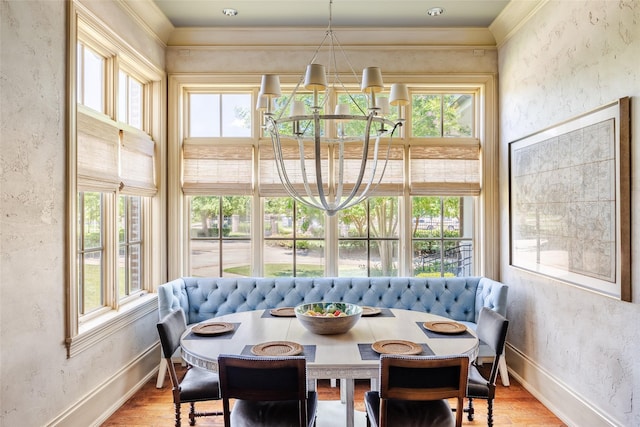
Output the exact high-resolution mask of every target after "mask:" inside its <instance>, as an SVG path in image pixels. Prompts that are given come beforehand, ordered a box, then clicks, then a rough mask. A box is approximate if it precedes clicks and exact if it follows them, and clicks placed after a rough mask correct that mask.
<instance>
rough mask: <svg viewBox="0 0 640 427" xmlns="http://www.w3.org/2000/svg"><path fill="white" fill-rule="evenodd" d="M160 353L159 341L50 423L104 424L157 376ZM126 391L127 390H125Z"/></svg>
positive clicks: (54, 426) (49, 426)
mask: <svg viewBox="0 0 640 427" xmlns="http://www.w3.org/2000/svg"><path fill="white" fill-rule="evenodd" d="M159 355H160V344H159V342H156V343H155V344H154V345H152V346H151V347H149V348H147V349H146V350H145V351H143V352H142V353H141V354H140V355H138V357H136V358H135V359H133V360H132V361H131V362H129V363H128V364H127V365H126V366H123V367H122V369H120V370H119V371H117V372H115V373H114V374H113V375H112V376H111V377H110V378H108V379H107V380H106V381H105V382H103V383H102V384H100V385H99V386H98V387H96V388H95V389H93V390H91V391H90V392H88V393H87V394H86V395H85V396H84V397H82V398H81V399H80V400H79V401H77V402H76V403H74V404H73V405H71V406H70V407H69V408H67V410H66V411H64V412H63V413H61V414H60V415H58V416H57V417H56V418H55V419H53V420H51V421H50V422H49V423H47V424H46V425H47V427H58V426H60V427H62V426H91V427H98V426H100V425H101V424H102V423H104V422H105V421H106V420H107V418H109V417H110V416H111V415H112V414H113V413H115V412H116V411H117V410H118V409H119V408H120V407H121V406H122V405H123V404H124V403H125V402H126V401H127V400H129V398H130V397H131V396H133V395H134V394H135V393H136V392H137V391H138V390H140V389H141V388H142V386H144V385H145V384H146V383H147V382H149V381H150V380H152V379H153V377H154V375H155V374H156V372H157V371H158V356H159ZM123 390H126V392H125V393H123Z"/></svg>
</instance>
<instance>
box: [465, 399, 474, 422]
mask: <svg viewBox="0 0 640 427" xmlns="http://www.w3.org/2000/svg"><path fill="white" fill-rule="evenodd" d="M465 412H466V413H467V419H468V420H469V421H473V414H474V413H475V409H473V399H471V398H469V406H468V407H467V409H466V410H465Z"/></svg>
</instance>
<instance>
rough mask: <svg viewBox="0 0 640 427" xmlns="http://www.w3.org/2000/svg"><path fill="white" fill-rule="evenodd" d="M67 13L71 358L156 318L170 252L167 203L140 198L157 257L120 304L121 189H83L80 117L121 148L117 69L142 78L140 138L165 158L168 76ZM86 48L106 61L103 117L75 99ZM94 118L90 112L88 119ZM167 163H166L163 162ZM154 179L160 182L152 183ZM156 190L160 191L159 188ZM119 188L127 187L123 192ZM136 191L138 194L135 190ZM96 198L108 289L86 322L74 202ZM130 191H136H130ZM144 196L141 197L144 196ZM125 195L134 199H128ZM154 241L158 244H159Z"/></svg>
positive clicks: (104, 31)
mask: <svg viewBox="0 0 640 427" xmlns="http://www.w3.org/2000/svg"><path fill="white" fill-rule="evenodd" d="M68 13H69V23H70V24H69V33H68V46H67V51H68V56H67V71H68V72H67V90H68V92H67V109H68V122H69V125H68V129H69V131H68V132H69V133H68V138H67V139H68V144H67V153H68V162H67V163H68V166H67V183H68V184H67V188H68V190H67V191H68V195H69V196H68V197H67V206H68V208H67V224H68V226H67V227H68V233H67V247H68V252H67V253H68V257H67V260H68V261H67V262H68V263H69V268H68V269H67V276H68V279H67V284H66V286H67V292H66V295H67V298H66V334H65V335H66V337H65V345H66V348H67V357H74V356H76V355H78V354H80V353H81V352H82V351H84V350H86V349H88V348H90V347H91V346H92V345H94V344H96V343H98V342H100V341H101V340H103V339H105V338H106V337H108V336H109V335H111V334H113V333H116V332H117V331H119V330H120V329H122V328H123V327H125V326H126V325H129V324H131V323H132V322H134V321H135V320H137V319H140V318H142V317H143V316H146V315H148V314H150V313H152V312H153V311H154V310H157V295H156V294H153V293H152V292H153V291H154V290H155V289H154V286H153V284H154V283H161V282H160V280H162V279H164V278H166V275H165V274H164V272H163V270H162V267H161V265H162V263H161V262H159V261H160V260H163V259H164V258H165V257H164V255H159V254H158V252H159V251H162V250H163V249H164V247H165V244H164V243H163V242H162V241H163V240H164V239H163V236H164V235H165V233H164V232H163V228H164V227H163V223H164V221H165V220H164V214H163V213H162V211H161V210H160V207H161V205H162V204H163V196H162V193H161V192H158V193H157V194H156V195H155V196H150V194H143V196H144V197H142V200H143V202H142V206H141V208H142V209H143V212H144V213H143V215H144V218H145V219H143V222H144V223H143V225H142V230H141V231H142V236H143V241H144V244H145V245H147V246H149V247H151V245H153V247H154V248H155V249H157V250H154V251H146V253H147V254H146V255H145V256H144V258H143V259H144V260H145V261H144V262H143V265H142V266H141V268H142V270H141V271H142V274H143V277H144V279H143V281H144V285H143V286H142V289H141V290H140V291H138V292H135V293H134V294H133V295H130V296H127V297H126V298H122V299H119V298H118V281H117V260H118V237H117V229H118V227H117V225H116V221H117V218H118V215H117V206H118V203H117V202H118V195H119V194H120V189H119V188H118V187H117V186H116V187H115V188H114V187H113V186H112V184H108V183H105V184H101V183H100V180H99V179H98V180H95V182H91V180H89V181H86V180H85V181H83V183H82V184H80V183H79V180H78V165H77V163H76V161H77V158H78V120H77V117H78V114H79V111H83V114H86V112H89V113H90V114H89V115H90V116H91V120H94V121H95V122H96V123H99V122H101V121H102V122H104V123H105V125H106V126H110V125H111V126H113V125H114V124H115V126H118V127H119V128H120V131H119V135H120V137H119V138H120V141H118V142H117V143H119V144H121V143H122V132H123V129H124V132H125V133H126V132H131V130H135V131H137V132H141V131H140V130H139V129H135V128H133V127H131V126H129V125H126V124H124V123H121V122H118V121H117V120H116V116H117V99H118V98H117V96H118V90H117V87H118V81H117V80H118V70H119V69H120V66H124V67H127V69H131V70H138V72H139V75H138V76H144V79H143V80H142V83H143V108H144V109H145V118H144V122H143V130H144V131H145V132H146V133H148V134H149V135H150V136H151V138H153V141H154V143H155V144H156V151H157V152H159V153H163V151H164V148H163V147H164V145H165V136H164V135H165V133H164V130H165V129H166V127H165V125H164V124H163V123H162V119H163V118H164V115H165V113H164V108H165V107H166V102H165V99H164V98H163V92H164V90H163V88H164V87H165V86H166V76H165V74H164V71H162V70H160V69H159V68H157V67H155V66H154V65H152V64H151V63H150V62H148V61H147V60H146V59H145V57H144V56H143V55H141V54H140V53H139V52H136V51H135V50H133V49H132V48H131V47H130V46H129V45H128V44H126V43H125V42H124V41H123V40H122V39H121V38H120V37H119V36H117V35H116V34H115V33H113V32H112V31H111V30H110V29H109V28H108V27H106V26H105V25H104V24H103V23H102V22H101V21H99V20H98V19H97V18H95V17H94V15H93V14H92V13H91V12H89V11H88V10H87V9H86V8H85V7H84V6H83V5H81V4H80V3H77V2H71V3H70V5H69V8H68ZM79 43H82V44H83V45H85V46H87V47H89V48H90V49H91V50H94V51H96V52H98V53H100V54H101V55H104V56H105V58H106V61H105V64H106V65H105V66H106V70H105V75H104V78H105V98H104V107H105V109H104V111H103V112H96V111H95V110H93V109H91V108H89V107H86V106H84V105H80V104H79V103H78V95H77V88H76V84H77V81H78V71H79V70H78V58H77V54H78V51H79V49H78V44H79ZM89 110H91V111H89ZM163 156H164V155H163ZM162 162H163V160H162V159H161V158H155V160H154V163H155V164H156V166H155V169H157V168H158V165H159V164H162ZM154 179H155V177H154ZM160 184H161V183H160ZM156 185H157V184H156ZM121 187H122V185H121ZM136 188H137V189H136ZM83 191H96V192H99V193H102V195H103V201H104V205H103V221H104V227H103V233H104V241H103V244H104V248H105V249H104V254H105V260H104V270H105V271H104V273H103V275H102V276H103V280H104V281H105V283H104V286H103V289H104V295H105V300H104V304H103V307H102V308H101V309H98V310H94V311H93V312H91V313H87V314H86V315H81V314H80V312H79V310H78V307H79V305H78V302H79V290H78V277H77V273H78V272H77V268H76V266H77V262H78V255H77V253H78V252H77V244H78V240H77V239H78V237H77V233H78V229H77V221H78V218H77V215H78V211H77V197H78V193H79V192H83ZM129 191H131V190H129ZM132 191H134V192H136V191H141V190H140V188H139V187H136V186H135V185H134V187H132ZM142 191H144V189H143V190H142ZM123 194H131V193H130V192H129V193H127V192H125V193H123ZM156 236H157V237H156Z"/></svg>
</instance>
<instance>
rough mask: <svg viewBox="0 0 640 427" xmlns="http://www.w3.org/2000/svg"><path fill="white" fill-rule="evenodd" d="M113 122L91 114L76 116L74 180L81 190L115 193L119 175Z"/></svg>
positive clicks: (116, 132)
mask: <svg viewBox="0 0 640 427" xmlns="http://www.w3.org/2000/svg"><path fill="white" fill-rule="evenodd" d="M114 125H115V122H111V121H109V120H108V119H107V118H106V117H105V118H98V117H95V116H94V115H92V114H91V113H87V112H83V111H80V109H79V111H78V114H77V150H78V153H77V155H78V159H77V165H78V169H77V175H78V176H77V178H78V188H79V189H81V190H98V191H115V190H116V189H117V188H118V187H119V185H120V176H119V174H118V161H119V155H118V151H119V143H120V142H119V141H120V129H119V128H118V127H117V126H114Z"/></svg>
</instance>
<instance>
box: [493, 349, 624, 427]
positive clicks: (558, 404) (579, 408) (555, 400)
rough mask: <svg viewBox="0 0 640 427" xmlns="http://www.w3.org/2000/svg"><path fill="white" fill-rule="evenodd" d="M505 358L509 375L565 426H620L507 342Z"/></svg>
mask: <svg viewBox="0 0 640 427" xmlns="http://www.w3.org/2000/svg"><path fill="white" fill-rule="evenodd" d="M505 356H506V358H507V360H508V361H509V373H510V374H511V376H512V377H513V378H515V379H516V380H517V381H518V382H519V383H520V384H522V386H523V387H524V388H525V389H526V390H527V391H528V392H529V393H531V394H532V395H533V396H534V397H535V398H536V399H538V400H539V401H540V402H541V403H542V404H543V405H544V406H546V407H547V408H548V409H549V410H550V411H551V412H553V413H554V414H555V415H556V416H557V417H558V418H560V419H561V420H562V421H563V422H564V423H566V424H567V425H568V426H576V427H581V426H589V427H612V426H616V427H617V426H620V427H622V426H623V425H622V424H620V423H617V422H615V421H614V420H612V419H611V417H608V416H607V414H605V413H603V412H602V411H600V410H599V409H598V408H597V407H596V406H595V405H593V404H591V403H589V402H587V401H586V400H585V399H584V398H582V397H581V396H579V395H577V394H576V393H575V392H573V391H572V390H571V389H570V388H569V386H567V385H566V384H564V383H562V382H561V381H559V380H558V379H556V378H554V377H553V375H551V373H549V372H547V371H546V370H545V369H544V368H542V367H541V366H540V365H538V364H537V363H536V362H535V361H533V360H531V359H530V358H528V357H527V356H526V355H525V354H523V353H522V352H520V351H519V350H518V349H516V348H515V347H513V346H511V345H510V344H508V343H507V345H506V347H505Z"/></svg>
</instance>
